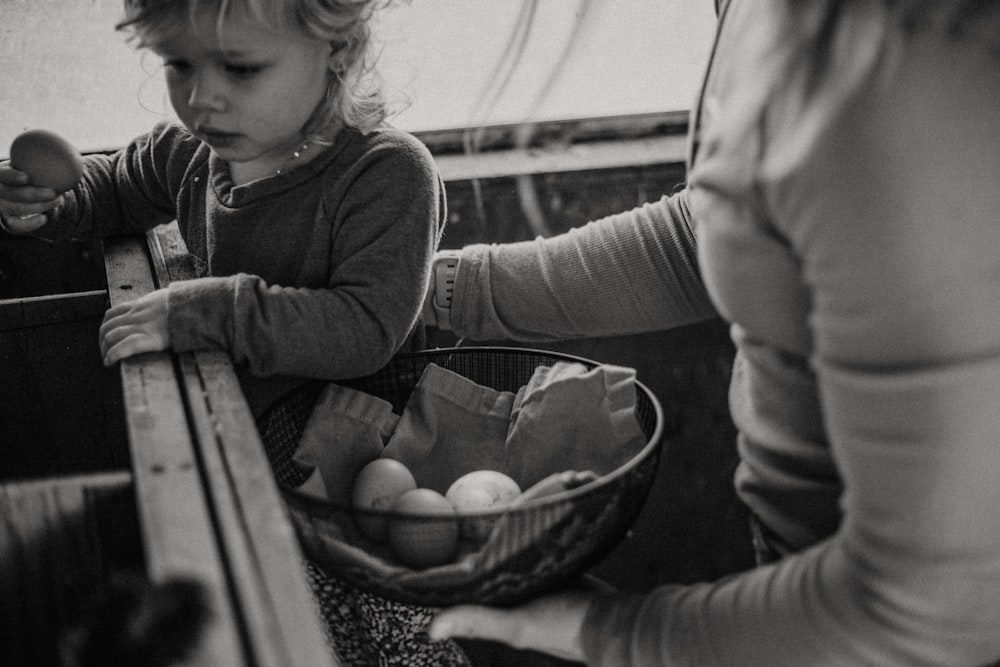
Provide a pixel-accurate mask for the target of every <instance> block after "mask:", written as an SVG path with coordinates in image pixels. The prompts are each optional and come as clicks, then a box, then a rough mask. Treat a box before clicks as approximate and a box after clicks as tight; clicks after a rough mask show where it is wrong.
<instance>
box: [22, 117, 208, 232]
mask: <svg viewBox="0 0 1000 667" xmlns="http://www.w3.org/2000/svg"><path fill="white" fill-rule="evenodd" d="M194 145H195V144H194V142H193V140H192V139H191V137H190V135H189V134H187V133H186V132H185V131H183V130H181V129H180V128H179V127H177V126H175V125H172V124H170V123H160V124H158V125H157V126H156V127H155V128H154V129H153V130H152V131H151V132H149V133H148V134H144V135H142V136H140V137H137V138H136V139H134V140H133V141H131V142H130V143H129V144H128V145H127V146H126V147H125V148H123V149H121V150H119V151H116V152H114V153H110V154H101V153H94V154H90V155H87V156H85V158H84V174H83V179H82V180H81V182H80V183H79V184H78V185H77V186H76V187H74V188H73V189H72V190H70V191H69V192H67V193H66V195H65V199H66V204H65V206H63V207H62V208H61V209H60V210H59V214H58V215H57V216H56V218H55V219H54V220H52V221H51V222H50V223H48V224H47V225H45V226H44V227H42V228H41V229H39V230H38V232H37V233H36V236H38V237H40V238H45V239H50V240H55V239H60V238H73V239H84V240H86V239H92V238H104V237H107V236H112V235H116V234H135V233H140V232H143V231H145V230H147V229H151V228H153V227H155V226H156V225H159V224H163V223H166V222H169V221H170V220H172V219H173V218H174V216H175V211H174V197H175V196H176V193H177V190H178V188H179V187H180V180H181V178H182V176H183V174H184V170H185V167H186V165H187V163H188V161H189V160H190V157H191V155H192V153H193V150H194Z"/></svg>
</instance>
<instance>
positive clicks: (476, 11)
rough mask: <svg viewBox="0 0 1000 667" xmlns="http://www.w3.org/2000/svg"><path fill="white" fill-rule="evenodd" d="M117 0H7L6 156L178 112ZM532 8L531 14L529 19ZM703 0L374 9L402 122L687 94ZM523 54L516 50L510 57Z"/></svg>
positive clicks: (2, 14)
mask: <svg viewBox="0 0 1000 667" xmlns="http://www.w3.org/2000/svg"><path fill="white" fill-rule="evenodd" d="M121 7H122V4H121V0H0V25H2V26H3V30H2V34H3V39H0V62H3V63H4V64H3V67H2V68H0V109H2V110H3V112H2V114H0V155H6V154H7V152H8V148H9V146H10V142H11V140H12V139H13V138H14V136H16V135H17V134H18V133H20V132H21V131H23V130H25V129H29V128H38V127H42V128H46V129H50V130H53V131H55V132H58V133H60V134H62V135H63V136H65V137H67V138H68V139H70V140H71V141H72V143H74V144H75V145H76V146H77V147H79V148H80V149H82V150H101V149H107V148H114V147H117V146H120V145H122V144H124V143H125V142H127V141H128V140H129V139H130V138H132V137H133V136H135V135H137V134H140V133H142V132H144V131H146V130H148V129H149V128H150V127H151V126H152V125H153V123H155V122H156V121H157V120H159V119H161V118H163V117H165V116H171V115H172V113H171V111H170V106H169V103H168V102H167V99H166V92H165V88H164V85H163V82H162V75H161V74H160V72H159V63H158V59H157V58H156V57H155V56H152V55H151V54H143V53H141V52H136V51H135V50H133V49H132V47H131V46H129V45H127V44H126V43H125V36H124V35H123V34H121V33H118V32H116V31H115V30H114V24H115V23H116V21H117V20H118V19H119V18H120V15H121V11H122V10H121ZM529 19H530V20H529ZM714 21H715V17H714V13H713V5H712V3H711V2H709V1H708V0H520V1H515V0H502V1H498V0H409V1H408V2H401V3H397V4H396V5H394V6H393V7H392V8H391V9H389V10H388V11H386V12H384V13H383V15H382V16H381V18H380V19H379V25H378V34H379V36H380V38H381V41H382V44H383V51H382V60H381V62H382V69H383V73H384V76H385V78H386V79H387V82H388V84H389V87H388V90H389V93H390V99H391V100H393V101H394V102H398V103H400V104H403V105H405V108H403V110H402V111H401V112H400V113H399V114H398V116H396V117H395V118H394V119H393V122H394V123H395V124H396V125H398V126H399V127H402V128H404V129H407V130H411V131H423V130H437V129H451V128H456V127H463V126H466V125H470V124H498V123H512V122H520V121H524V120H555V119H575V118H588V117H602V116H617V115H628V114H637V113H650V112H658V111H676V110H683V109H687V108H689V107H690V104H691V101H692V99H693V96H694V95H695V92H696V86H697V82H698V80H699V77H700V76H701V73H702V69H703V67H704V63H705V61H706V59H707V55H708V49H709V48H710V45H711V33H712V30H713V27H714ZM515 56H516V57H515Z"/></svg>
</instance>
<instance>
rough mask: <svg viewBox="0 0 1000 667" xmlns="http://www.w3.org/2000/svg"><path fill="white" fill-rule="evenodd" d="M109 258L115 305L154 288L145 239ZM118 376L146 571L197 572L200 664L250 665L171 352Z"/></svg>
mask: <svg viewBox="0 0 1000 667" xmlns="http://www.w3.org/2000/svg"><path fill="white" fill-rule="evenodd" d="M105 263H106V267H107V271H108V291H109V295H110V298H111V303H112V304H113V305H115V304H118V303H125V302H127V301H130V300H132V299H135V298H138V297H139V296H141V295H143V294H146V293H148V292H149V291H151V290H152V289H154V287H155V284H154V279H153V275H152V273H151V272H150V269H149V258H148V255H147V254H146V247H145V243H144V242H143V240H142V239H137V238H136V239H132V238H130V239H120V240H117V241H116V242H111V243H108V244H106V246H105ZM121 377H122V390H123V395H124V401H125V408H126V411H125V419H126V425H127V429H128V434H129V442H130V444H131V449H132V467H133V471H134V474H135V485H136V504H137V510H138V513H139V517H140V522H141V525H142V533H143V541H144V545H145V551H146V561H147V562H146V564H147V571H148V574H149V576H150V578H151V579H152V580H153V581H157V582H162V581H166V580H169V579H171V578H173V577H194V578H195V579H197V580H199V581H200V582H201V583H202V584H203V585H204V586H205V587H206V590H207V592H208V596H209V599H210V603H211V605H212V607H213V611H214V614H213V615H212V618H211V621H210V624H209V627H208V628H207V629H206V632H205V636H204V639H203V641H202V644H201V646H200V652H199V655H198V656H196V660H195V662H199V661H200V662H199V664H211V665H236V664H251V663H249V660H248V656H247V655H246V652H245V646H244V641H245V636H244V632H243V628H242V626H241V624H240V622H239V620H238V618H237V610H236V609H234V606H233V600H232V597H231V592H230V581H229V572H228V569H227V565H226V563H225V561H224V558H223V555H222V554H221V553H220V550H219V546H218V543H217V541H216V537H215V525H214V521H213V509H212V508H211V507H210V505H209V502H208V499H207V498H206V496H205V492H204V488H203V486H202V477H201V472H200V471H199V461H198V457H197V454H196V452H195V447H194V444H193V442H192V438H191V432H190V430H189V428H188V421H187V414H186V410H185V406H184V400H183V397H182V394H181V388H180V384H179V381H178V378H177V374H176V372H175V368H174V363H173V359H172V356H171V355H170V354H168V353H165V352H162V353H151V354H143V355H137V356H135V357H132V358H130V359H126V360H125V361H123V362H122V364H121Z"/></svg>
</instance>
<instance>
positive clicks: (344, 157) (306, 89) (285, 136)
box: [0, 0, 464, 665]
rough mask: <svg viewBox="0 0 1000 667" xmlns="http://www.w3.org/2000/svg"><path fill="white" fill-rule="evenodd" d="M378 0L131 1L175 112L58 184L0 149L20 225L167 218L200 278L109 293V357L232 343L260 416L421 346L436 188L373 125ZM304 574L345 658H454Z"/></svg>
mask: <svg viewBox="0 0 1000 667" xmlns="http://www.w3.org/2000/svg"><path fill="white" fill-rule="evenodd" d="M378 4H380V3H378V2H376V0H338V1H325V2H320V1H318V0H229V1H225V2H208V1H207V0H170V1H168V0H155V1H154V0H126V1H125V17H124V20H123V21H122V22H121V23H120V25H119V26H118V27H119V28H120V29H122V30H125V31H127V33H128V34H130V36H131V37H132V38H133V39H134V40H135V41H136V42H137V43H138V45H139V46H140V47H143V48H148V49H150V50H151V51H152V52H153V53H155V54H156V55H158V56H160V57H162V59H163V62H164V68H165V75H166V82H167V87H168V91H169V96H170V101H171V104H172V106H173V108H174V110H175V112H176V114H177V116H178V118H179V120H180V124H175V123H172V122H162V123H159V124H157V125H156V126H155V127H154V128H153V130H152V131H151V132H149V133H148V134H146V135H143V136H140V137H138V138H136V139H135V140H133V141H132V142H131V143H130V144H129V145H128V146H126V147H125V148H124V149H122V150H120V151H118V152H116V153H114V154H112V155H89V156H87V157H86V159H85V173H84V176H83V180H82V182H81V183H80V184H79V185H77V186H76V187H74V188H73V189H72V190H70V191H68V192H65V193H58V192H53V191H52V190H49V189H46V188H38V187H32V186H31V185H30V184H29V183H28V179H27V176H26V175H25V174H23V173H21V172H19V171H17V170H14V169H12V168H11V167H10V166H9V165H0V219H2V222H3V224H4V226H5V228H7V229H8V230H9V231H12V232H14V233H34V234H36V235H38V236H42V237H46V238H60V237H95V236H101V237H103V236H108V235H111V234H121V233H136V232H142V231H144V230H147V229H149V228H151V227H153V226H155V225H158V224H161V223H165V222H168V221H171V220H174V219H176V220H177V223H178V225H179V229H180V232H181V234H182V236H183V238H184V240H185V242H186V244H187V247H188V250H189V252H190V253H191V254H192V256H193V257H194V261H195V263H196V266H197V269H198V273H199V276H201V277H199V278H197V279H195V280H190V281H181V282H176V283H173V284H171V285H170V286H169V287H166V288H164V289H160V290H156V291H154V292H152V293H150V294H149V295H147V296H145V297H142V298H140V299H137V300H135V301H133V302H132V303H129V304H127V305H123V306H119V307H115V308H112V309H110V310H109V311H108V313H107V314H106V316H105V320H104V323H103V325H102V327H101V331H100V345H101V350H102V353H103V355H104V359H105V363H107V364H113V363H115V362H117V361H119V360H121V359H123V358H126V357H129V356H132V355H135V354H138V353H142V352H148V351H155V350H164V349H173V350H176V351H185V350H195V349H218V350H226V351H227V352H228V353H229V355H230V356H231V358H232V360H233V362H234V365H235V367H236V369H237V372H238V374H239V375H240V380H241V383H242V386H243V389H244V393H245V395H246V398H247V400H248V402H249V404H250V406H251V409H252V410H253V412H254V414H255V416H257V417H260V416H261V415H263V414H264V413H265V411H268V408H273V406H275V405H277V406H280V405H281V403H282V400H283V399H284V400H287V397H288V396H290V395H293V394H294V395H298V394H295V390H296V389H297V388H299V387H301V386H302V385H303V383H304V382H306V381H307V379H310V378H311V379H314V380H313V382H315V381H316V380H335V379H338V378H346V377H354V376H360V375H365V374H368V373H370V372H372V371H374V370H376V369H377V368H380V367H381V366H383V365H384V364H385V363H386V362H387V361H388V360H389V359H390V357H391V356H392V355H393V354H395V353H396V352H397V351H399V350H400V349H403V348H408V347H414V346H417V345H419V343H420V340H419V334H420V332H421V329H420V323H419V314H420V306H421V302H422V299H423V294H424V291H425V288H426V286H427V282H428V276H429V272H428V266H429V263H430V261H431V258H432V255H433V252H434V249H435V248H436V246H437V242H438V241H439V239H440V234H441V232H442V226H443V221H444V209H445V204H444V192H443V186H442V184H441V182H440V179H439V178H438V176H437V173H436V171H435V168H434V164H433V161H432V158H431V156H430V154H429V152H428V151H427V150H426V148H425V147H424V146H423V145H421V144H420V143H419V142H418V141H417V140H416V139H415V138H413V137H412V136H410V135H408V134H406V133H403V132H401V131H398V130H394V129H391V128H390V127H388V126H386V124H385V122H384V121H385V119H386V116H387V104H386V102H385V101H384V99H383V97H382V95H381V93H380V90H379V88H378V86H377V80H376V79H375V77H374V71H373V69H372V65H373V62H372V59H373V57H372V49H371V27H370V19H371V17H372V15H373V12H374V11H375V10H376V9H377V7H376V5H378ZM264 440H265V444H266V445H267V446H268V448H269V449H272V448H274V447H278V448H279V449H282V448H284V449H283V451H284V450H287V449H288V448H289V443H288V442H278V443H274V442H273V441H272V440H273V439H272V438H270V437H269V435H268V434H266V433H265V434H264ZM286 440H287V438H286ZM292 446H293V445H292ZM268 453H269V456H271V457H272V461H274V460H275V459H276V458H277V459H280V458H281V455H282V454H281V452H278V454H275V453H274V452H272V451H269V452H268ZM278 477H279V482H281V483H287V482H288V480H286V479H283V478H282V473H281V471H280V469H279V471H278ZM309 572H310V579H311V580H312V582H313V583H314V587H315V588H316V589H317V594H318V595H319V596H320V597H321V600H322V602H323V606H324V611H325V612H331V611H332V610H337V611H336V613H337V614H338V618H336V619H335V620H334V619H333V618H332V617H331V616H330V615H329V614H327V618H328V621H330V623H329V624H330V626H331V629H335V630H338V629H339V630H338V639H342V640H344V642H347V643H351V646H347V645H345V644H344V643H342V642H340V641H338V642H337V645H336V647H335V650H336V652H337V653H338V657H339V658H340V659H341V660H342V661H343V662H346V663H347V664H352V665H353V664H367V663H368V661H371V662H373V663H376V664H377V663H378V662H379V661H381V662H386V661H391V660H395V659H400V658H399V657H397V656H395V655H391V656H385V655H379V652H380V650H383V649H384V650H385V651H389V650H392V651H393V652H397V651H398V652H399V653H401V654H402V655H403V657H404V658H405V660H406V664H411V665H416V664H435V665H441V664H443V665H448V664H457V663H461V662H462V661H464V657H463V656H462V654H461V652H460V651H459V650H458V649H457V648H456V647H455V646H454V645H453V644H451V643H439V644H431V643H429V642H428V641H427V640H426V639H423V640H421V639H420V638H421V637H422V634H420V631H421V630H422V622H423V620H425V618H426V616H425V615H424V612H422V611H421V610H413V609H410V608H407V607H401V606H397V605H392V604H390V603H388V602H385V601H376V600H372V599H371V598H369V597H364V598H362V596H360V595H356V594H355V592H354V591H351V590H350V589H348V588H347V587H343V586H341V585H340V584H339V582H336V581H334V580H331V579H328V578H327V577H326V576H325V575H324V574H323V573H322V572H321V571H319V570H318V569H317V568H314V567H312V566H310V569H309ZM331 591H335V593H336V594H335V595H331ZM344 596H351V599H349V600H346V599H343V598H344ZM345 610H347V611H345ZM362 619H364V620H362ZM387 619H389V620H387ZM365 624H367V625H365ZM363 626H365V627H363ZM376 626H377V627H378V628H379V632H382V633H383V634H382V635H380V636H378V637H375V636H374V635H372V634H370V633H369V629H370V628H373V627H376ZM384 628H390V629H391V634H393V635H394V636H393V637H392V638H391V641H388V640H387V639H386V637H385V636H384V634H385V632H384ZM371 644H374V645H371ZM385 647H391V649H390V648H385ZM362 653H363V654H364V656H362V655H361V654H362Z"/></svg>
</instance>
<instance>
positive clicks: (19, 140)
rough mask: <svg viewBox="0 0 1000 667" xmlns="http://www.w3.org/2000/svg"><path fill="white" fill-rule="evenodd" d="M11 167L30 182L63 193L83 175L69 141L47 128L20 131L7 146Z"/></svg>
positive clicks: (81, 163) (77, 156)
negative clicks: (22, 173) (8, 146)
mask: <svg viewBox="0 0 1000 667" xmlns="http://www.w3.org/2000/svg"><path fill="white" fill-rule="evenodd" d="M10 166H12V167H13V168H14V169H17V170H18V171H23V172H24V173H26V174H27V175H28V181H29V182H30V183H31V184H32V185H37V186H39V187H43V188H51V189H53V190H55V191H56V192H57V193H61V192H66V191H67V190H69V189H71V188H72V187H73V186H74V185H76V184H77V183H79V182H80V179H81V178H82V177H83V158H81V157H80V153H79V152H78V151H77V150H76V149H75V148H73V146H71V145H70V143H69V142H68V141H66V140H65V139H63V138H62V137H60V136H59V135H56V134H53V133H52V132H48V131H46V130H29V131H27V132H23V133H21V134H19V135H18V136H17V137H16V138H15V139H14V142H13V143H12V144H11V145H10Z"/></svg>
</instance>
